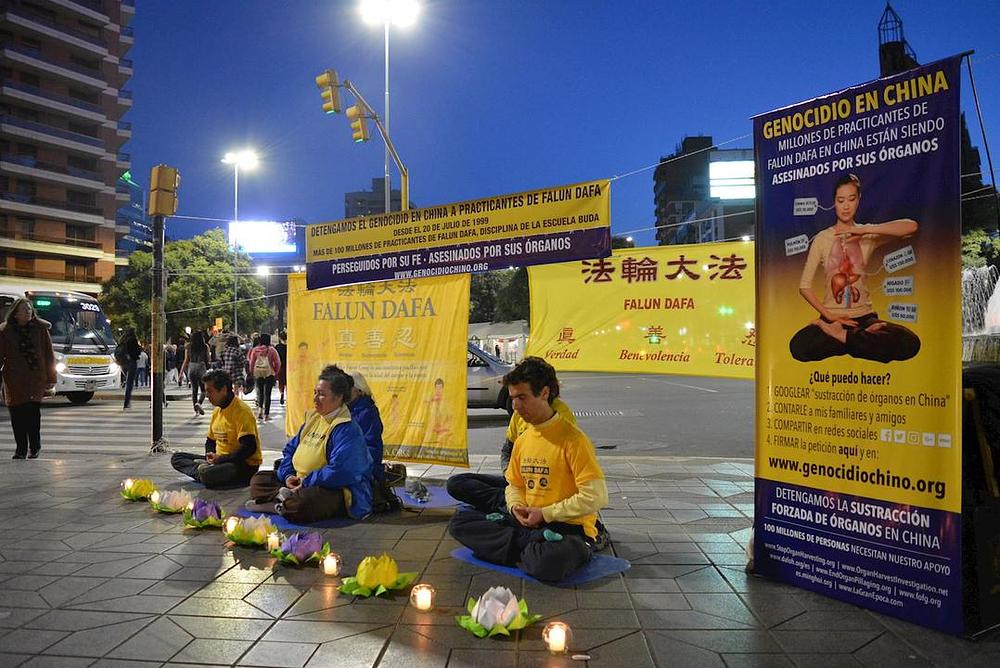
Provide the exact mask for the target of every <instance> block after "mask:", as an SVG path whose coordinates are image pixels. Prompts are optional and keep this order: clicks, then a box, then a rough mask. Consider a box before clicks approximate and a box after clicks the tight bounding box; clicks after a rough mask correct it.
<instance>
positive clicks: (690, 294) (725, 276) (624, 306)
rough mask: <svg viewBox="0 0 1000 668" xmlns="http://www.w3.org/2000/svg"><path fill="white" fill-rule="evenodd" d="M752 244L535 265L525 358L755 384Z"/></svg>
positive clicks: (569, 366)
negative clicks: (741, 379) (753, 380)
mask: <svg viewBox="0 0 1000 668" xmlns="http://www.w3.org/2000/svg"><path fill="white" fill-rule="evenodd" d="M753 248H754V245H753V242H751V241H730V242H723V243H707V244H697V245H684V246H655V247H652V248H622V249H619V250H616V251H613V252H612V255H611V257H609V258H604V259H596V260H584V261H582V262H564V263H560V264H548V265H543V266H538V267H531V268H530V269H529V270H528V276H529V278H530V285H531V336H530V337H529V339H528V350H527V354H528V355H537V356H539V357H543V358H545V359H546V360H547V361H548V362H549V363H551V364H552V366H554V367H555V368H556V369H558V370H560V371H610V372H618V373H665V374H683V375H694V376H719V377H726V378H746V379H750V378H753V364H754V350H755V349H754V346H755V338H756V335H755V330H754V322H753V319H754V294H753V286H754V256H753V254H754V250H753Z"/></svg>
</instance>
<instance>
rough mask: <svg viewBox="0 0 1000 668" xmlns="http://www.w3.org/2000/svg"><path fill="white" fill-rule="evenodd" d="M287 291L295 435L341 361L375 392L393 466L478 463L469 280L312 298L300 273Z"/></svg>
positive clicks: (321, 293) (380, 286)
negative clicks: (471, 431)
mask: <svg viewBox="0 0 1000 668" xmlns="http://www.w3.org/2000/svg"><path fill="white" fill-rule="evenodd" d="M288 293H289V298H288V395H287V396H288V398H287V401H288V412H287V414H286V418H285V431H286V432H287V433H288V434H289V435H291V434H294V433H295V432H296V431H298V428H299V427H300V426H301V425H302V422H303V418H304V415H305V411H306V410H307V409H311V408H312V403H313V402H312V396H313V388H314V387H315V384H316V379H317V377H318V376H319V373H320V371H321V370H322V369H323V367H324V366H326V365H327V364H337V365H338V366H340V367H341V368H342V369H344V370H345V371H347V372H348V373H353V372H361V373H362V374H363V375H364V377H365V379H366V380H367V381H368V384H369V385H370V386H371V389H372V392H373V394H374V398H375V401H376V403H377V404H378V407H379V412H380V413H381V415H382V423H383V425H384V427H385V431H384V433H383V436H382V438H383V441H384V442H385V459H386V460H396V461H408V462H424V463H429V464H444V465H449V466H463V467H467V466H468V465H469V455H468V448H467V439H466V436H467V423H466V410H465V408H466V336H467V330H468V321H469V276H468V275H467V274H466V275H460V276H448V277H438V278H424V279H417V280H411V279H407V280H401V281H385V282H381V283H368V284H365V285H353V286H344V287H339V288H331V289H327V290H311V291H307V290H306V285H305V276H304V275H302V274H296V275H292V276H289V281H288Z"/></svg>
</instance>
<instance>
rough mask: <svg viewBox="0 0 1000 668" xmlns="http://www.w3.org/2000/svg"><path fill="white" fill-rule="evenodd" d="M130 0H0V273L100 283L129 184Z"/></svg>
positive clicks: (74, 286) (121, 227)
mask: <svg viewBox="0 0 1000 668" xmlns="http://www.w3.org/2000/svg"><path fill="white" fill-rule="evenodd" d="M134 16H135V0H0V47H2V51H3V59H2V64H0V282H3V283H5V284H18V285H25V286H35V287H37V286H44V287H47V288H52V289H60V290H76V291H78V292H87V293H91V294H96V293H98V292H100V290H101V282H102V281H106V280H107V279H109V278H110V277H111V276H112V275H113V274H114V272H115V265H116V263H117V264H124V263H126V262H127V259H126V258H125V257H122V258H120V259H117V260H116V257H115V247H116V241H117V240H118V239H119V238H120V237H122V236H124V235H126V234H128V233H129V226H128V223H127V222H125V223H124V224H123V223H121V222H119V223H118V224H116V214H117V212H118V209H119V208H120V207H122V206H123V205H127V204H128V203H129V201H130V199H131V194H130V191H129V188H128V186H127V184H123V183H120V182H119V177H120V176H121V175H122V174H123V173H124V172H126V171H127V170H128V169H129V167H130V161H129V155H128V154H127V153H123V152H122V150H121V149H122V145H123V144H125V142H127V141H128V140H129V138H130V137H131V135H132V128H131V125H130V124H129V123H127V122H125V121H122V117H123V116H124V115H125V114H126V113H127V112H128V111H129V109H130V108H131V107H132V92H131V91H130V90H129V89H128V88H127V87H126V86H127V83H128V81H129V78H130V77H131V76H132V61H130V60H129V59H128V58H126V57H125V56H126V54H127V53H128V51H129V49H130V48H131V47H132V45H133V43H134V41H135V40H134V37H133V34H132V29H131V27H130V26H129V23H130V22H131V20H132V18H133V17H134Z"/></svg>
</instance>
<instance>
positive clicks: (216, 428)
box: [208, 397, 263, 466]
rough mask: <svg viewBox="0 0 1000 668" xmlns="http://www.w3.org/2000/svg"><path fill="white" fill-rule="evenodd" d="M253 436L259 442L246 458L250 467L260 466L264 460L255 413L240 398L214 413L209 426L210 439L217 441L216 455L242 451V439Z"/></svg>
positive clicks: (235, 398) (234, 398) (234, 399)
mask: <svg viewBox="0 0 1000 668" xmlns="http://www.w3.org/2000/svg"><path fill="white" fill-rule="evenodd" d="M248 434H249V435H251V436H253V437H254V440H255V441H256V442H257V449H256V450H254V453H253V454H252V455H250V456H249V457H247V458H246V463H247V464H248V465H250V466H260V463H261V461H263V458H262V457H261V454H260V434H258V433H257V420H256V418H254V415H253V411H252V410H250V407H249V406H247V405H246V404H245V403H243V400H242V399H240V398H239V397H233V400H232V401H231V402H230V404H229V405H228V406H226V407H225V408H216V409H215V410H214V411H212V421H211V422H209V424H208V437H209V438H210V439H212V440H213V441H215V454H217V455H230V454H232V453H234V452H236V451H237V450H239V449H240V438H241V437H242V436H246V435H248Z"/></svg>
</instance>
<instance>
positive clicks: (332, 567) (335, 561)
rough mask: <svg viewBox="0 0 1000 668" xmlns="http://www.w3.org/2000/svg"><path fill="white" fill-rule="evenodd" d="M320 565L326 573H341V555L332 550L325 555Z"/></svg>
mask: <svg viewBox="0 0 1000 668" xmlns="http://www.w3.org/2000/svg"><path fill="white" fill-rule="evenodd" d="M319 567H320V570H321V571H323V574H324V575H340V555H339V554H337V553H336V552H331V553H330V554H328V555H326V556H325V557H323V561H321V562H320V564H319Z"/></svg>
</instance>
